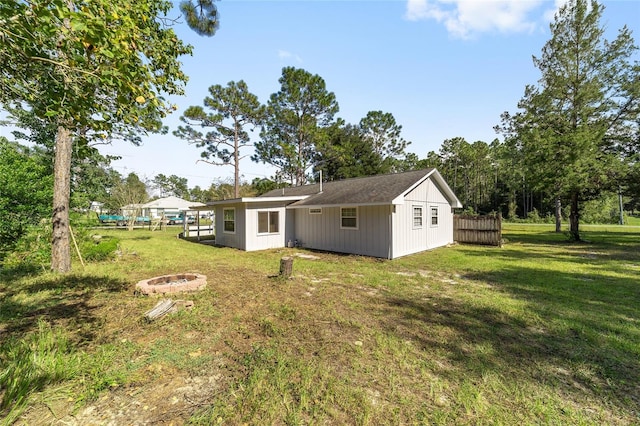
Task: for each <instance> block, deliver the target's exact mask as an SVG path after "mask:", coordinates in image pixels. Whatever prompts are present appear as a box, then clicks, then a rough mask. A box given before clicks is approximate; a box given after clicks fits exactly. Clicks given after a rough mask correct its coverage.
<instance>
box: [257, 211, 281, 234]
mask: <svg viewBox="0 0 640 426" xmlns="http://www.w3.org/2000/svg"><path fill="white" fill-rule="evenodd" d="M260 213H266V214H267V232H260ZM274 213H275V214H276V216H277V218H278V230H277V231H275V232H271V225H272V223H271V215H272V214H274ZM256 219H257V221H258V227H257V230H258V235H277V234H279V233H280V212H279V211H278V210H258V214H257V216H256Z"/></svg>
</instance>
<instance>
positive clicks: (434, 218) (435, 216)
mask: <svg viewBox="0 0 640 426" xmlns="http://www.w3.org/2000/svg"><path fill="white" fill-rule="evenodd" d="M431 226H438V208H437V207H431Z"/></svg>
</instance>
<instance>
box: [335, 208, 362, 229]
mask: <svg viewBox="0 0 640 426" xmlns="http://www.w3.org/2000/svg"><path fill="white" fill-rule="evenodd" d="M346 209H349V210H351V209H353V210H355V211H356V214H355V216H344V215H343V211H344V210H346ZM343 219H355V220H356V226H344V225H343V222H342V220H343ZM359 226H360V220H359V218H358V207H340V229H348V230H352V231H357V230H358V227H359Z"/></svg>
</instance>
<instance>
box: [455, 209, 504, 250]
mask: <svg viewBox="0 0 640 426" xmlns="http://www.w3.org/2000/svg"><path fill="white" fill-rule="evenodd" d="M453 240H454V241H457V242H459V243H468V244H483V245H491V246H498V247H502V216H501V215H499V214H498V215H491V216H472V215H458V214H457V215H454V216H453Z"/></svg>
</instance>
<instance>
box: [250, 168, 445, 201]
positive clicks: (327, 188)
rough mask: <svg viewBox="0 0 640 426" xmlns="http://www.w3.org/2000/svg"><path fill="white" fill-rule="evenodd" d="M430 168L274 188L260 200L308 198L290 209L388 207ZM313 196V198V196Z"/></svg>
mask: <svg viewBox="0 0 640 426" xmlns="http://www.w3.org/2000/svg"><path fill="white" fill-rule="evenodd" d="M432 171H433V169H424V170H415V171H411V172H404V173H395V174H389V175H377V176H370V177H361V178H353V179H345V180H340V181H331V182H325V183H323V185H322V192H321V193H320V192H319V191H320V185H319V184H313V185H305V186H297V187H291V188H284V191H283V189H274V190H273V191H269V192H267V193H265V194H263V195H261V197H280V196H303V195H310V196H309V197H308V198H306V199H304V200H301V201H298V202H296V203H294V204H293V205H292V206H296V207H298V206H321V205H348V204H351V205H352V204H388V203H391V202H392V201H393V200H394V199H395V198H396V197H398V196H399V195H402V194H403V193H404V192H406V191H407V190H408V189H410V188H411V187H412V186H413V185H415V184H416V183H417V182H418V181H420V180H421V179H422V178H424V177H425V176H427V175H428V174H430V173H431V172H432ZM313 194H315V195H313Z"/></svg>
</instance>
